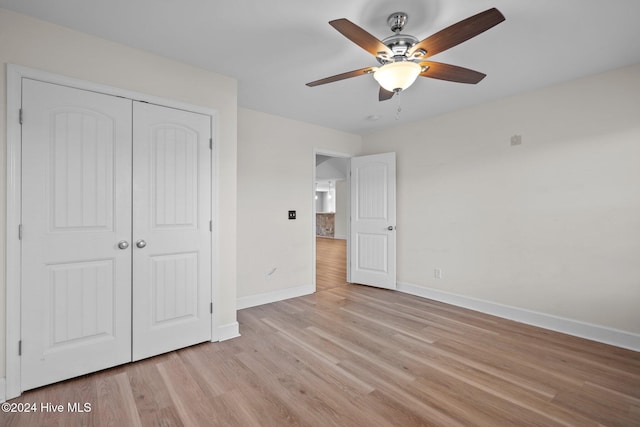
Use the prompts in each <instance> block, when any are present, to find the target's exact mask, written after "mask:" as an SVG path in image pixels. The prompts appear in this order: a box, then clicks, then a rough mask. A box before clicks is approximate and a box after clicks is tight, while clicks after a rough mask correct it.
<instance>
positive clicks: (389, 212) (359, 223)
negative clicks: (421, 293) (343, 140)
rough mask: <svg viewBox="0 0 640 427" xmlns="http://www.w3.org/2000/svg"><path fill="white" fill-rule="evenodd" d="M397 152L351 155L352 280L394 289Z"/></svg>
mask: <svg viewBox="0 0 640 427" xmlns="http://www.w3.org/2000/svg"><path fill="white" fill-rule="evenodd" d="M395 229H396V154H395V153H383V154H375V155H372V156H362V157H352V158H351V242H350V252H351V253H350V259H351V261H350V262H351V282H353V283H360V284H363V285H370V286H377V287H381V288H388V289H395V288H396V231H395Z"/></svg>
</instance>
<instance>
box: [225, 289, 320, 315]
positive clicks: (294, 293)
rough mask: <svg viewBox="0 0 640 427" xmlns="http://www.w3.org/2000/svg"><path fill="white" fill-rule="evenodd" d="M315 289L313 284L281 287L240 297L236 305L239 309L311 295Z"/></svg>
mask: <svg viewBox="0 0 640 427" xmlns="http://www.w3.org/2000/svg"><path fill="white" fill-rule="evenodd" d="M315 291H316V289H315V286H313V285H302V286H296V287H294V288H286V289H279V290H277V291H272V292H265V293H262V294H257V295H250V296H247V297H241V298H238V301H237V305H236V306H237V308H238V310H242V309H243V308H249V307H255V306H256V305H262V304H269V303H271V302H276V301H282V300H285V299H289V298H295V297H301V296H303V295H309V294H312V293H314V292H315Z"/></svg>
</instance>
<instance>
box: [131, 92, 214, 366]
mask: <svg viewBox="0 0 640 427" xmlns="http://www.w3.org/2000/svg"><path fill="white" fill-rule="evenodd" d="M133 122H134V125H133V141H134V142H133V193H134V194H133V200H134V201H133V242H132V248H133V307H134V309H133V360H139V359H142V358H145V357H149V356H153V355H156V354H159V353H164V352H167V351H171V350H175V349H178V348H181V347H186V346H189V345H192V344H196V343H199V342H203V341H208V340H210V339H211V314H210V303H211V232H210V228H209V222H210V220H211V150H210V148H209V139H210V138H211V118H210V116H206V115H202V114H197V113H191V112H187V111H183V110H177V109H173V108H167V107H162V106H157V105H153V104H147V103H140V102H134V106H133Z"/></svg>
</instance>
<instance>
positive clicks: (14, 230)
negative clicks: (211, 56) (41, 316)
mask: <svg viewBox="0 0 640 427" xmlns="http://www.w3.org/2000/svg"><path fill="white" fill-rule="evenodd" d="M23 78H29V79H34V80H39V81H42V82H46V83H52V84H58V85H62V86H69V87H73V88H76V89H83V90H88V91H92V92H99V93H103V94H105V95H112V96H118V97H123V98H129V99H132V100H136V101H142V102H148V103H150V104H158V105H162V106H165V107H169V108H176V109H180V110H186V111H191V112H194V113H200V114H205V115H208V116H210V117H211V127H212V128H211V137H212V139H213V147H212V150H211V156H212V157H211V167H212V168H213V172H212V176H211V179H212V180H213V182H212V186H211V192H212V194H211V215H212V220H213V230H212V232H211V260H210V261H211V269H212V279H211V297H212V300H213V301H214V302H215V301H218V296H219V294H220V290H219V280H218V278H217V276H216V274H215V272H216V271H219V268H218V254H219V251H220V250H219V238H218V230H219V226H218V218H219V211H218V195H219V181H220V180H219V173H220V168H219V164H218V159H219V155H218V150H219V147H218V145H219V144H218V141H219V140H220V138H219V135H218V132H219V130H218V129H219V126H218V113H217V111H216V110H213V109H210V108H205V107H200V106H196V105H191V104H186V103H182V102H179V101H174V100H170V99H166V98H161V97H157V96H153V95H148V94H143V93H139V92H134V91H130V90H126V89H119V88H115V87H111V86H106V85H102V84H98V83H93V82H89V81H86V80H80V79H75V78H70V77H66V76H61V75H58V74H53V73H49V72H46V71H41V70H37V69H33V68H28V67H24V66H19V65H14V64H7V83H6V85H7V86H6V89H7V104H6V107H7V111H6V120H7V122H6V123H7V124H6V126H7V151H6V153H7V160H6V162H7V163H6V164H7V194H6V209H7V210H6V212H7V214H6V215H7V216H6V223H5V225H6V245H5V270H6V272H5V274H6V275H5V280H6V301H5V310H6V312H5V314H6V316H5V319H6V325H5V367H6V372H5V378H6V384H5V398H6V399H12V398H14V397H17V396H20V394H21V393H22V386H21V378H20V370H21V369H20V363H21V359H20V355H19V351H20V348H19V347H20V343H19V341H20V337H21V328H22V325H21V314H22V313H21V310H22V307H21V300H20V288H21V262H22V260H21V245H20V239H19V226H20V222H21V221H20V219H21V216H22V212H21V209H22V204H21V192H22V180H21V177H22V170H21V164H22V157H21V144H22V138H21V137H22V130H21V125H20V108H21V106H22V79H23ZM314 259H315V258H314ZM314 273H315V270H314ZM314 284H315V276H314ZM216 320H217V310H216V307H215V304H213V313H212V314H211V341H219V332H218V325H217V321H216ZM1 393H2V391H0V394H1Z"/></svg>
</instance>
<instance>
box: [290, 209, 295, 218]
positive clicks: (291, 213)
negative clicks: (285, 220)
mask: <svg viewBox="0 0 640 427" xmlns="http://www.w3.org/2000/svg"><path fill="white" fill-rule="evenodd" d="M289 219H296V211H289Z"/></svg>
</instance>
